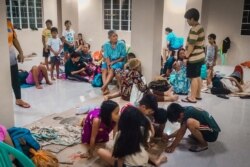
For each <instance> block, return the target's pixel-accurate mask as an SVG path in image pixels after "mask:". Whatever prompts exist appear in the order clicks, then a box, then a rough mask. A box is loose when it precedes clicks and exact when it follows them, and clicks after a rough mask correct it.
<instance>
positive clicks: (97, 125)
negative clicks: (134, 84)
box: [81, 100, 120, 158]
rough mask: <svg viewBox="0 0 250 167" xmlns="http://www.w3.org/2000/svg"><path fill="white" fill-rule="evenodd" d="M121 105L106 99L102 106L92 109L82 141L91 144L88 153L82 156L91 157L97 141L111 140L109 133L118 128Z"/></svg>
mask: <svg viewBox="0 0 250 167" xmlns="http://www.w3.org/2000/svg"><path fill="white" fill-rule="evenodd" d="M119 110H120V109H119V105H118V104H117V103H116V102H114V101H111V100H108V101H104V102H103V103H102V105H101V108H96V109H94V110H92V111H90V112H89V113H88V115H87V118H86V120H85V123H84V125H83V131H82V143H83V144H89V150H88V153H85V154H82V155H81V157H82V158H91V157H92V155H93V151H94V149H95V144H96V143H103V142H107V141H109V133H110V132H111V131H112V130H114V134H115V132H116V129H117V122H118V120H119Z"/></svg>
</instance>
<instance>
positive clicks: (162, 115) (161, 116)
mask: <svg viewBox="0 0 250 167" xmlns="http://www.w3.org/2000/svg"><path fill="white" fill-rule="evenodd" d="M154 119H155V122H156V123H158V124H165V123H166V122H167V119H168V117H167V110H165V109H164V108H158V110H156V111H155V112H154Z"/></svg>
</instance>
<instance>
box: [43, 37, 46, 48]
mask: <svg viewBox="0 0 250 167" xmlns="http://www.w3.org/2000/svg"><path fill="white" fill-rule="evenodd" d="M42 42H43V48H46V42H45V36H43V35H42Z"/></svg>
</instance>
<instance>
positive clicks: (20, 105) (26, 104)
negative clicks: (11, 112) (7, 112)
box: [16, 102, 30, 108]
mask: <svg viewBox="0 0 250 167" xmlns="http://www.w3.org/2000/svg"><path fill="white" fill-rule="evenodd" d="M16 105H18V106H19V107H22V108H30V105H29V104H28V103H25V102H22V103H20V104H17V103H16Z"/></svg>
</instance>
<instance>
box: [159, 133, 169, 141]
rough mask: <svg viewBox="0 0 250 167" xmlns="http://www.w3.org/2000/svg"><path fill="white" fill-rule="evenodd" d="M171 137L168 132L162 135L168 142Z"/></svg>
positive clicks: (163, 139)
mask: <svg viewBox="0 0 250 167" xmlns="http://www.w3.org/2000/svg"><path fill="white" fill-rule="evenodd" d="M169 139H170V137H169V135H168V134H166V133H164V134H163V135H162V138H161V140H162V141H164V142H168V140H169Z"/></svg>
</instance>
